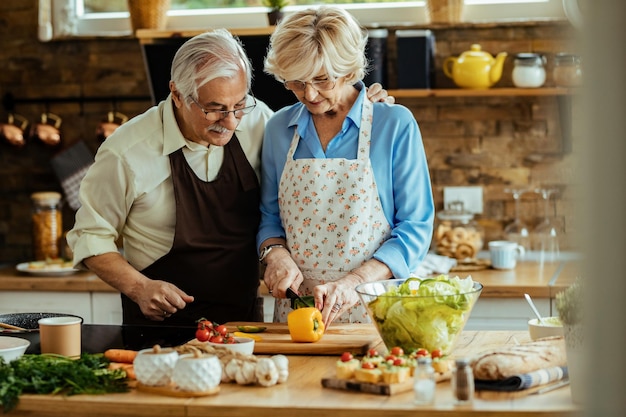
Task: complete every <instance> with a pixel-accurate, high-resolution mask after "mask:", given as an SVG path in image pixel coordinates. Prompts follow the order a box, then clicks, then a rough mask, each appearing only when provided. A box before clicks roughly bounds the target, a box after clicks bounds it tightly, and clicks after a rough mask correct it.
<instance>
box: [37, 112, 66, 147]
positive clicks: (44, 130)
mask: <svg viewBox="0 0 626 417" xmlns="http://www.w3.org/2000/svg"><path fill="white" fill-rule="evenodd" d="M62 121H63V120H62V119H61V118H60V117H59V116H57V115H56V114H52V113H42V114H41V121H40V122H39V123H37V124H35V125H34V126H33V128H32V129H31V137H33V138H36V139H39V140H40V141H42V142H43V143H45V144H46V145H49V146H56V145H58V144H59V143H60V142H61V132H60V130H59V128H60V127H61V122H62Z"/></svg>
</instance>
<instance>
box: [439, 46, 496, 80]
mask: <svg viewBox="0 0 626 417" xmlns="http://www.w3.org/2000/svg"><path fill="white" fill-rule="evenodd" d="M506 56H507V53H506V52H500V53H499V54H498V55H496V57H495V58H494V57H493V56H491V55H490V54H489V53H487V52H483V51H481V48H480V45H478V44H473V45H472V46H471V47H470V50H469V51H465V52H463V53H462V54H461V55H460V56H459V57H458V58H455V57H452V56H451V57H448V58H446V59H445V60H444V61H443V72H444V74H446V76H448V77H449V78H452V80H453V81H454V83H455V84H456V85H457V86H458V87H463V88H489V87H491V86H492V85H494V84H495V83H497V82H498V81H499V80H500V77H502V68H503V66H504V60H505V58H506Z"/></svg>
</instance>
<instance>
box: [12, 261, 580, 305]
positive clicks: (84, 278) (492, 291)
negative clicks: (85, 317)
mask: <svg viewBox="0 0 626 417" xmlns="http://www.w3.org/2000/svg"><path fill="white" fill-rule="evenodd" d="M579 265H580V264H579V261H578V260H576V259H566V260H563V261H559V262H554V263H547V264H544V265H542V264H540V263H539V262H536V261H533V260H529V261H522V262H518V263H517V267H516V268H515V269H513V270H507V271H505V270H497V269H492V268H487V269H482V270H478V271H468V272H452V273H450V274H451V275H459V276H460V277H465V276H467V275H471V276H472V278H473V279H474V281H478V282H480V283H481V284H483V286H484V288H483V292H482V294H481V297H483V298H484V297H496V298H503V297H504V298H519V297H523V296H524V293H528V294H530V296H532V297H550V296H552V295H553V293H554V289H555V288H554V287H555V284H556V283H557V282H558V287H556V288H557V289H558V290H561V289H563V288H564V287H565V286H567V285H569V283H570V282H573V277H574V276H575V275H576V272H575V271H577V270H578V269H579ZM562 271H566V272H567V274H566V276H563V277H561V275H562ZM28 290H32V291H67V292H73V291H93V292H115V291H116V290H115V289H114V288H112V287H111V286H109V285H108V284H106V283H105V282H103V281H102V280H101V279H99V278H98V276H97V275H95V274H94V273H92V272H89V271H80V272H77V273H75V274H72V275H65V276H60V277H55V276H31V275H28V274H26V273H21V272H19V271H17V270H16V269H15V268H14V267H4V268H1V269H0V291H28ZM261 291H262V293H267V289H266V288H264V286H263V285H262V289H261Z"/></svg>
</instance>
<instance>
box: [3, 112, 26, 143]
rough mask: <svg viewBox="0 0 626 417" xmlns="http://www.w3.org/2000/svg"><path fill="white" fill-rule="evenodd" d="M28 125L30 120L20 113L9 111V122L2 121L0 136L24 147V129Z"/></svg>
mask: <svg viewBox="0 0 626 417" xmlns="http://www.w3.org/2000/svg"><path fill="white" fill-rule="evenodd" d="M26 126H28V120H26V118H25V117H23V116H20V115H19V114H13V113H9V116H8V118H7V123H0V138H2V139H5V140H6V141H7V142H9V143H10V144H11V145H14V146H19V147H22V146H24V145H26V140H25V139H24V130H25V129H26Z"/></svg>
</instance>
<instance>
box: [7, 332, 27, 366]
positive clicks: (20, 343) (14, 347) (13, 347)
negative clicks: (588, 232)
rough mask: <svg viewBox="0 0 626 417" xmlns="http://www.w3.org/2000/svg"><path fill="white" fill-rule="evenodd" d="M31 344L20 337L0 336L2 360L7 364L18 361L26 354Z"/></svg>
mask: <svg viewBox="0 0 626 417" xmlns="http://www.w3.org/2000/svg"><path fill="white" fill-rule="evenodd" d="M29 346H30V342H29V341H28V340H26V339H22V338H20V337H11V336H0V358H2V359H4V361H5V362H7V363H8V362H11V361H13V360H15V359H18V358H19V357H20V356H22V355H23V354H24V352H26V349H28V347H29Z"/></svg>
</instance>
